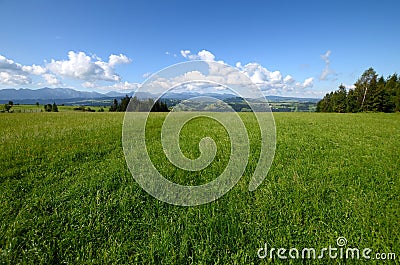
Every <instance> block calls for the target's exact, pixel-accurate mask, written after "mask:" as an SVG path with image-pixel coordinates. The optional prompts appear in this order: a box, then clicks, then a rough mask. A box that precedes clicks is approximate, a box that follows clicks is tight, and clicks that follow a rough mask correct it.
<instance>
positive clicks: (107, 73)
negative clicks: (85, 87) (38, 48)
mask: <svg viewBox="0 0 400 265" xmlns="http://www.w3.org/2000/svg"><path fill="white" fill-rule="evenodd" d="M92 59H93V60H92ZM130 61H131V60H130V59H129V58H128V57H126V56H125V55H122V54H120V55H113V54H112V55H110V57H109V61H108V62H103V61H102V60H101V59H100V58H98V57H90V56H88V55H86V54H85V53H84V52H79V53H75V52H74V51H70V52H69V53H68V60H62V61H55V60H54V59H52V60H51V62H50V63H49V64H47V68H48V69H49V70H50V71H51V72H53V73H54V74H56V75H59V76H62V77H68V78H73V79H79V80H84V81H87V82H95V81H97V80H102V81H111V82H113V81H116V82H119V81H121V77H120V76H119V75H118V74H116V73H115V71H114V66H115V65H117V64H121V63H129V62H130Z"/></svg>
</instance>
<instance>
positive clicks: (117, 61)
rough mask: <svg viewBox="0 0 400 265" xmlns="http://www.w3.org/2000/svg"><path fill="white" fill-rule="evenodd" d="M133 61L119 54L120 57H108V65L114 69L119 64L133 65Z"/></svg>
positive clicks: (113, 55) (112, 55)
mask: <svg viewBox="0 0 400 265" xmlns="http://www.w3.org/2000/svg"><path fill="white" fill-rule="evenodd" d="M131 62H132V60H131V59H129V58H128V57H126V55H123V54H119V55H115V54H111V55H110V56H109V57H108V65H109V66H110V67H114V66H115V65H117V64H128V63H131Z"/></svg>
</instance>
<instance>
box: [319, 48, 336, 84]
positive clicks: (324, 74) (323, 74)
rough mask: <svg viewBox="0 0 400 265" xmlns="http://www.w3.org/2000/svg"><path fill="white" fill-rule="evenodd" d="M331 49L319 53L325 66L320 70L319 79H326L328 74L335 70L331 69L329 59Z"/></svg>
mask: <svg viewBox="0 0 400 265" xmlns="http://www.w3.org/2000/svg"><path fill="white" fill-rule="evenodd" d="M331 53H332V52H331V50H328V51H327V52H326V53H325V54H323V55H320V57H321V59H322V60H323V61H324V62H325V67H324V69H323V70H322V72H321V74H320V76H319V80H327V79H328V77H329V75H331V74H334V73H335V71H333V70H332V69H331V66H330V65H331V61H330V60H329V56H330V55H331Z"/></svg>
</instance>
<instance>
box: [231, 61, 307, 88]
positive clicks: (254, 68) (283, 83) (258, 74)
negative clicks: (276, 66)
mask: <svg viewBox="0 0 400 265" xmlns="http://www.w3.org/2000/svg"><path fill="white" fill-rule="evenodd" d="M241 65H242V64H241V63H236V67H238V68H239V69H240V70H241V71H242V72H243V73H244V74H246V75H247V76H248V77H249V78H250V80H251V81H252V82H254V83H255V84H257V85H258V86H259V87H260V88H261V90H263V91H265V92H267V93H274V94H281V93H282V92H293V91H296V90H299V89H305V88H310V87H312V86H313V85H314V78H313V77H309V78H307V79H305V80H304V81H303V82H296V80H295V79H294V78H293V77H292V76H291V75H286V77H285V78H283V77H282V74H281V72H280V71H269V70H268V69H267V68H265V67H263V66H262V65H260V64H258V63H248V64H246V65H244V66H241Z"/></svg>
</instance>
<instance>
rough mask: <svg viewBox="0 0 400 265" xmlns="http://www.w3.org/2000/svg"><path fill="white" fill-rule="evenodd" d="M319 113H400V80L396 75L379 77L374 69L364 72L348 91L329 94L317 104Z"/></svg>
mask: <svg viewBox="0 0 400 265" xmlns="http://www.w3.org/2000/svg"><path fill="white" fill-rule="evenodd" d="M316 111H317V112H340V113H344V112H396V111H400V78H399V76H398V75H397V74H396V73H395V74H393V75H390V76H388V77H387V78H384V77H383V76H380V77H378V74H377V73H376V72H375V70H374V69H373V68H369V69H368V70H366V71H364V73H363V74H362V75H361V77H360V78H359V79H358V80H357V82H356V83H355V84H354V88H351V89H349V90H348V91H347V90H346V88H345V86H344V85H343V84H341V85H340V86H339V89H338V90H336V91H334V92H330V93H327V94H326V95H325V97H324V98H323V99H322V100H320V101H319V102H318V103H317V109H316Z"/></svg>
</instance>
